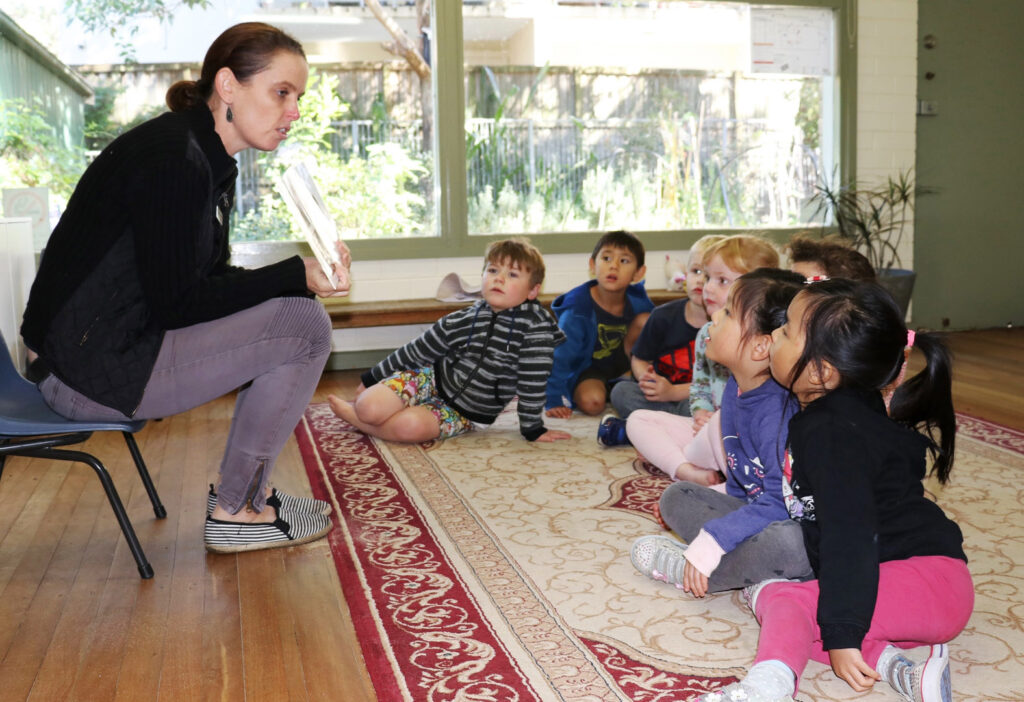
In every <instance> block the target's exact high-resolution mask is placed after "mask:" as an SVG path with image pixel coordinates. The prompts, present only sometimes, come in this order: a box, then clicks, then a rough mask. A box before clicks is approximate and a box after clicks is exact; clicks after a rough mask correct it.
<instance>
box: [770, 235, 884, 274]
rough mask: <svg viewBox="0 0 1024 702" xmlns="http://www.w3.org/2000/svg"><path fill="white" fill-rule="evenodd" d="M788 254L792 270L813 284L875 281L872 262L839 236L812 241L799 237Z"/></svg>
mask: <svg viewBox="0 0 1024 702" xmlns="http://www.w3.org/2000/svg"><path fill="white" fill-rule="evenodd" d="M786 253H787V254H789V269H790V270H791V271H793V272H794V273H799V274H800V275H802V276H803V277H805V278H807V280H808V281H811V282H814V281H818V280H825V279H827V278H849V279H850V280H866V281H869V282H874V280H875V269H874V268H872V266H871V262H870V261H868V259H867V258H866V257H865V256H864V254H862V253H860V252H859V251H857V250H855V249H854V248H853V247H851V246H850V245H849V244H847V243H845V242H844V241H843V240H842V239H841V238H839V237H838V236H827V237H825V238H824V239H811V238H810V237H806V236H801V235H797V236H794V237H793V238H792V239H791V240H790V242H789V243H788V244H787V245H786Z"/></svg>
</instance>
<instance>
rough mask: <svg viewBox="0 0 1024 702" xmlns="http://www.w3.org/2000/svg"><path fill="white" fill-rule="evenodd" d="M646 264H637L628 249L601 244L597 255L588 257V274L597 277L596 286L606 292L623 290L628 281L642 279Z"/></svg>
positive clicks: (632, 281)
mask: <svg viewBox="0 0 1024 702" xmlns="http://www.w3.org/2000/svg"><path fill="white" fill-rule="evenodd" d="M646 272H647V266H639V265H637V260H636V257H635V256H634V255H633V254H632V253H631V252H630V251H629V249H620V248H619V247H617V246H602V247H601V250H600V251H598V252H597V256H596V257H594V258H592V259H590V274H591V275H592V276H594V277H595V278H597V284H598V286H599V287H600V288H601V289H602V290H605V291H607V292H623V291H625V289H626V288H628V287H629V285H630V283H637V282H639V281H641V280H643V277H644V273H646Z"/></svg>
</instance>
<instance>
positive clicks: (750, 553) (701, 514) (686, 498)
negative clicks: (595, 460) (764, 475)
mask: <svg viewBox="0 0 1024 702" xmlns="http://www.w3.org/2000/svg"><path fill="white" fill-rule="evenodd" d="M745 504H746V502H745V501H744V500H741V499H739V498H737V497H733V496H732V495H726V494H724V493H721V492H718V491H717V490H712V489H711V488H707V487H704V486H703V485H697V484H695V483H689V482H686V481H681V482H678V483H672V484H671V485H669V486H668V487H667V488H665V492H663V493H662V495H661V501H660V502H659V504H658V506H659V507H660V509H661V518H662V519H664V520H665V523H666V524H668V526H669V527H670V528H671V529H672V531H674V532H675V533H676V534H677V535H678V536H679V538H681V539H682V540H683V541H686V542H687V543H689V542H691V541H693V540H694V539H695V538H696V537H697V534H698V533H700V530H701V528H703V526H704V524H706V523H707V522H709V521H711V520H712V519H716V518H718V517H721V516H724V515H726V514H729V513H730V512H734V511H736V510H737V509H739V508H740V507H742V506H743V505H745ZM813 577H814V572H813V571H812V570H811V564H810V562H809V561H808V560H807V550H806V549H805V548H804V535H803V530H802V529H801V528H800V525H799V524H797V523H796V522H794V521H791V520H789V519H784V520H782V521H778V522H772V523H771V524H769V525H768V526H767V527H765V528H764V529H763V530H762V531H760V532H759V533H757V534H754V535H753V536H751V537H750V538H749V539H747V540H746V541H743V542H742V543H741V544H740V545H739V546H737V547H736V548H734V549H733V550H732V551H730V552H729V553H727V554H725V555H724V556H722V560H721V562H720V563H719V564H718V567H717V568H716V569H715V571H714V572H713V573H711V577H710V578H708V591H709V592H723V591H725V590H738V589H739V588H743V587H746V586H747V585H753V584H755V583H759V582H761V581H762V580H768V579H770V578H785V579H787V580H810V579H812V578H813Z"/></svg>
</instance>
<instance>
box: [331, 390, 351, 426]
mask: <svg viewBox="0 0 1024 702" xmlns="http://www.w3.org/2000/svg"><path fill="white" fill-rule="evenodd" d="M327 402H328V403H330V405H331V411H332V412H334V414H336V415H338V416H339V417H341V418H342V419H344V420H345V421H346V422H348V423H349V424H354V423H355V421H358V420H357V418H356V408H355V406H353V404H352V403H351V402H348V401H347V400H343V399H341V398H340V397H338V396H337V395H328V396H327Z"/></svg>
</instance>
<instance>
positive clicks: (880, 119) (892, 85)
mask: <svg viewBox="0 0 1024 702" xmlns="http://www.w3.org/2000/svg"><path fill="white" fill-rule="evenodd" d="M857 16H858V22H857V38H858V42H857V52H858V66H857V179H858V182H860V183H861V184H863V185H874V184H877V183H878V182H880V181H884V180H885V179H886V178H887V177H888V176H890V175H893V174H895V173H897V172H899V171H901V170H909V169H912V168H913V167H914V163H915V160H916V151H917V116H916V114H917V0H860V2H859V3H858V15H857ZM899 253H900V257H901V258H902V261H903V265H904V267H906V268H913V265H914V232H913V223H912V222H911V223H908V225H907V229H906V234H905V236H904V240H903V244H902V246H901V247H900V252H899Z"/></svg>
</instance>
